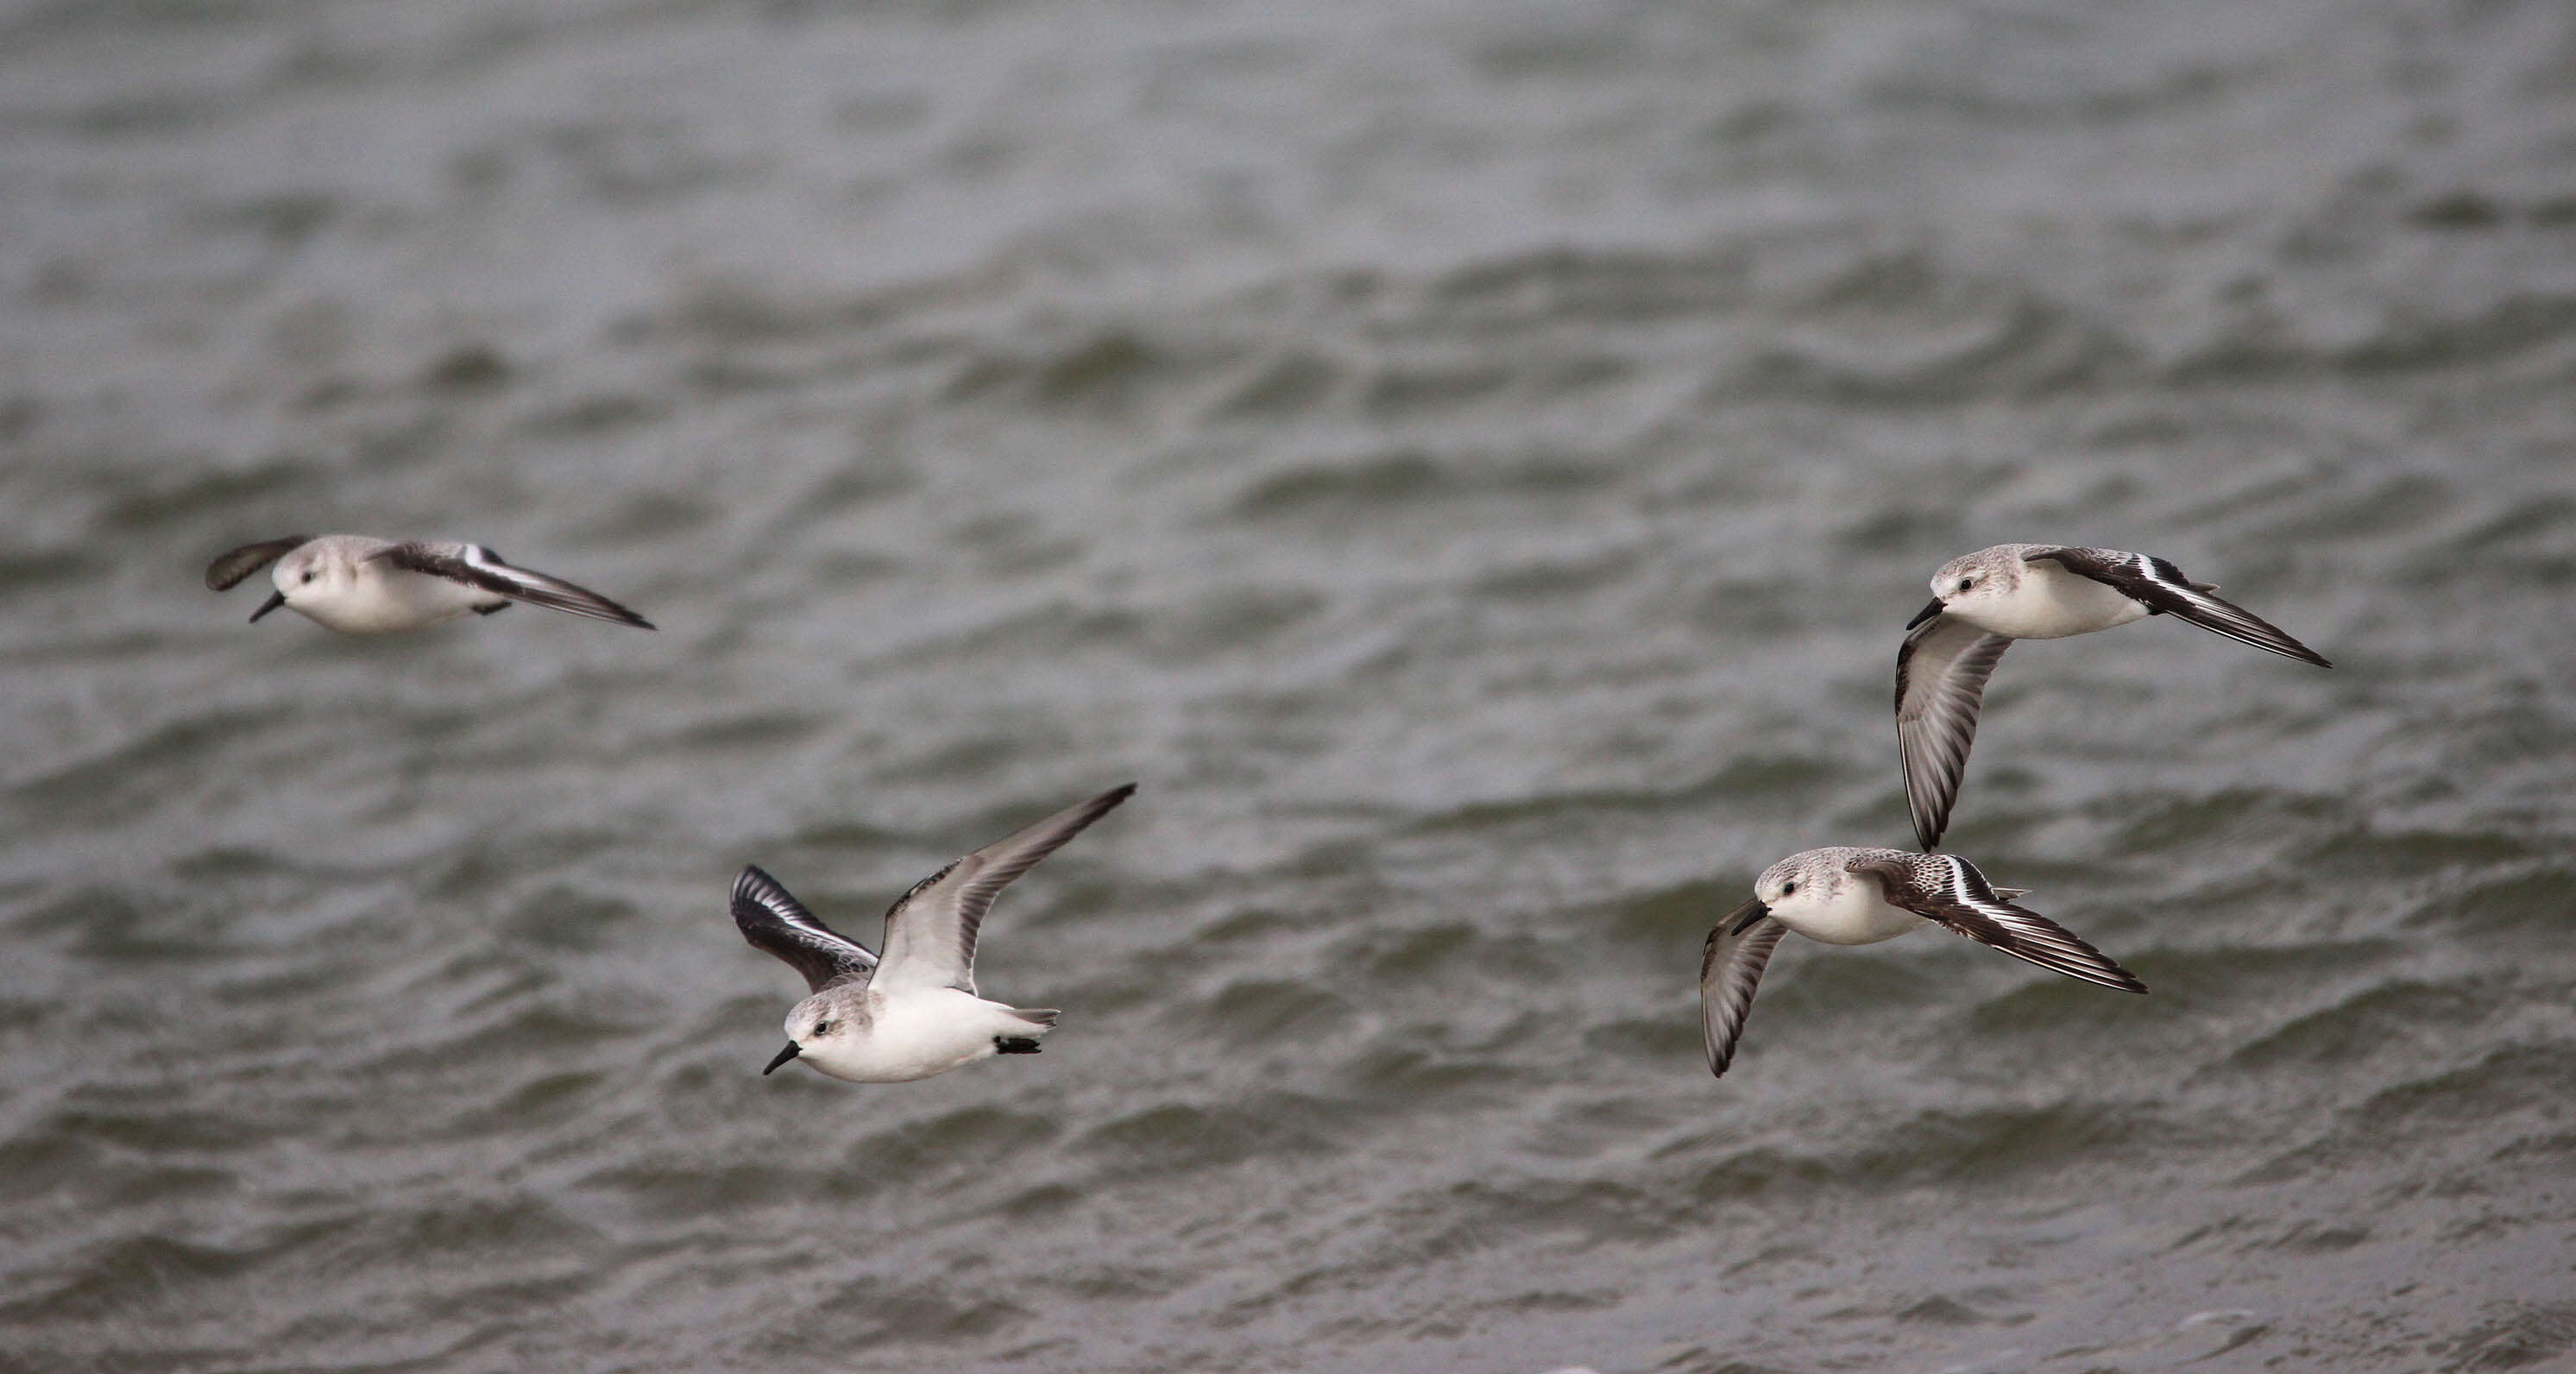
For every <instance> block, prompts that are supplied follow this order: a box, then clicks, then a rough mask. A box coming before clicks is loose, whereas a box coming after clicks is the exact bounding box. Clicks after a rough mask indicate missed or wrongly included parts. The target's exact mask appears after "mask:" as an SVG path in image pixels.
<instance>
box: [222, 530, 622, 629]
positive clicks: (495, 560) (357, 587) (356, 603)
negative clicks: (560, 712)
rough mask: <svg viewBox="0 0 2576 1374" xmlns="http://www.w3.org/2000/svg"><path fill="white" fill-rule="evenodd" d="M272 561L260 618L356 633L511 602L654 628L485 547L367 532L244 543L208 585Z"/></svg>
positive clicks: (486, 610)
mask: <svg viewBox="0 0 2576 1374" xmlns="http://www.w3.org/2000/svg"><path fill="white" fill-rule="evenodd" d="M272 560H274V561H275V562H276V564H277V570H276V571H275V572H274V573H271V574H270V580H271V581H272V582H275V583H276V584H277V591H276V592H275V593H274V594H273V595H271V596H270V597H269V598H268V600H266V601H263V602H261V603H260V607H259V609H258V610H256V611H253V612H251V613H250V618H251V619H252V620H257V619H259V618H260V617H261V616H264V615H266V614H268V613H269V612H270V611H273V610H276V609H277V608H278V607H280V606H284V607H286V608H288V609H289V610H292V611H295V612H296V613H298V614H300V615H302V616H304V617H305V618H306V619H309V620H312V621H314V622H315V623H317V624H321V625H327V626H329V627H331V628H332V629H334V630H346V631H348V632H350V633H352V634H382V633H385V632H387V631H391V630H418V629H422V628H424V627H427V626H431V625H437V624H442V623H444V622H446V621H450V620H454V619H456V618H457V617H458V616H461V615H463V614H465V613H466V612H467V611H472V612H475V613H476V614H478V615H490V614H492V613H493V612H494V611H500V610H506V609H508V608H509V605H510V603H511V602H513V601H525V602H528V603H530V604H532V605H538V606H551V607H553V608H554V609H556V610H558V611H570V612H572V613H573V614H574V615H586V616H589V617H590V618H591V619H593V620H613V621H616V622H617V623H618V624H620V625H632V626H634V627H635V628H637V629H639V630H649V629H652V628H653V622H651V621H649V620H646V619H645V618H644V617H642V616H640V615H637V614H636V613H634V612H633V611H630V610H628V609H626V608H625V607H623V606H620V605H618V604H617V603H616V602H614V601H611V600H609V599H608V598H607V597H604V596H601V595H600V594H599V593H597V592H594V591H591V590H590V589H588V588H586V587H576V586H574V585H573V584H571V583H569V582H566V581H564V580H563V579H561V578H557V577H548V576H546V575H545V574H544V573H541V572H532V571H530V570H528V569H526V568H519V567H513V566H511V565H510V564H508V563H505V562H503V561H502V560H501V555H499V554H497V553H494V552H492V551H491V550H490V549H487V548H485V547H483V546H482V545H480V544H453V543H429V542H425V541H421V540H411V541H406V542H403V543H395V542H394V541H392V540H389V539H371V538H369V537H367V536H366V535H363V534H326V535H322V536H320V537H318V538H317V537H315V536H313V535H309V534H291V535H288V536H287V537H286V538H284V539H266V540H262V541H260V542H259V543H256V544H244V545H242V546H241V547H240V548H238V549H235V550H233V551H232V552H230V553H227V554H225V555H224V556H223V557H221V558H218V559H216V560H215V561H214V562H212V563H210V564H208V565H207V566H206V586H207V588H208V589H210V590H213V591H218V592H220V591H226V590H229V589H230V588H231V587H232V586H233V585H234V584H235V583H237V582H240V581H241V580H242V579H243V578H245V577H248V576H250V575H251V574H252V573H255V572H258V571H259V570H260V569H261V568H264V567H266V566H268V564H269V563H270V562H271V561H272Z"/></svg>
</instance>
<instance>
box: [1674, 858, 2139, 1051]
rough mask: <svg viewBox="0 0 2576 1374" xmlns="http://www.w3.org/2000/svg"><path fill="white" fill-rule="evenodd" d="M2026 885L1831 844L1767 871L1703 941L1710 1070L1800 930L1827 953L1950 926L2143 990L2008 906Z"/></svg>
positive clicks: (2055, 967)
mask: <svg viewBox="0 0 2576 1374" xmlns="http://www.w3.org/2000/svg"><path fill="white" fill-rule="evenodd" d="M2027 891H2029V889H2027V888H2018V887H1996V886H1994V885H1992V884H1990V883H1988V882H1987V881H1986V875H1984V874H1983V873H1980V872H1978V871H1977V869H1976V866H1975V865H1974V864H1971V863H1969V862H1968V861H1967V860H1965V859H1962V858H1960V857H1959V856H1958V855H1956V854H1908V853H1906V852H1905V851H1903V850H1901V849H1855V848H1851V847H1849V846H1844V845H1833V846H1828V847H1826V848H1823V849H1810V850H1807V851H1805V852H1803V853H1799V854H1792V855H1790V856H1789V857H1788V858H1785V859H1782V860H1781V861H1780V862H1778V863H1776V864H1773V865H1771V866H1770V867H1769V868H1766V869H1764V870H1762V876H1761V877H1760V878H1757V879H1755V880H1754V883H1753V900H1751V901H1749V902H1746V903H1745V904H1744V905H1742V906H1739V907H1737V908H1736V909H1734V910H1733V911H1730V912H1728V913H1726V916H1725V919H1723V920H1721V921H1719V922H1718V923H1717V928H1716V929H1714V930H1711V931H1710V932H1709V933H1708V943H1707V944H1706V945H1704V946H1702V948H1701V951H1700V961H1699V1012H1700V1018H1699V1019H1700V1032H1701V1036H1702V1039H1703V1041H1704V1043H1705V1044H1706V1046H1707V1049H1708V1071H1709V1072H1710V1073H1712V1074H1717V1075H1721V1076H1722V1075H1724V1074H1725V1072H1726V1066H1727V1065H1728V1064H1730V1063H1732V1062H1733V1061H1734V1059H1735V1045H1736V1041H1737V1040H1738V1039H1740V1038H1741V1037H1742V1036H1743V1034H1744V1018H1745V1017H1746V1016H1747V1015H1749V1014H1750V1013H1751V1012H1752V1010H1753V989H1754V987H1755V986H1756V985H1757V984H1759V983H1760V982H1761V981H1762V968H1763V966H1764V965H1765V964H1768V963H1769V962H1770V961H1771V951H1772V949H1773V948H1774V947H1775V946H1777V945H1778V944H1779V943H1780V937H1781V936H1782V935H1785V934H1787V933H1788V932H1790V931H1793V930H1794V931H1796V932H1798V933H1799V934H1801V935H1804V936H1806V937H1807V938H1808V939H1810V940H1818V941H1822V942H1823V943H1825V944H1829V945H1870V944H1876V943H1878V942H1879V941H1881V940H1893V939H1895V938H1896V937H1897V936H1899V935H1905V934H1909V933H1911V932H1913V931H1916V930H1920V929H1922V928H1923V927H1925V926H1927V925H1937V926H1943V927H1946V928H1947V929H1949V930H1950V931H1951V932H1952V933H1954V934H1958V935H1965V936H1967V937H1968V938H1969V939H1971V940H1974V941H1976V942H1977V943H1979V944H1982V945H1989V946H1992V947H1993V948H1995V949H1999V950H2002V951H2003V952H2004V953H2006V954H2009V955H2011V956H2013V957H2014V958H2016V959H2026V960H2029V961H2030V962H2031V963H2034V964H2037V965H2039V966H2040V967H2041V968H2044V969H2048V970H2051V971H2053V972H2057V973H2063V974H2065V975H2066V976H2067V977H2069V978H2081V979H2083V980H2084V981H2085V982H2088V983H2099V984H2101V985H2102V986H2103V987H2106V988H2118V989H2119V990H2120V991H2122V992H2145V991H2146V990H2147V985H2146V984H2144V983H2141V982H2139V981H2138V980H2137V977H2136V975H2134V974H2132V973H2130V972H2129V971H2128V970H2127V969H2124V968H2122V967H2120V966H2119V965H2118V964H2115V963H2113V962H2111V961H2110V960H2109V959H2108V958H2105V957H2104V956H2103V954H2102V952H2101V951H2100V950H2097V949H2095V948H2093V947H2092V946H2091V945H2088V944H2086V943H2084V941H2083V940H2081V939H2079V938H2077V937H2076V936H2075V935H2074V934H2072V933H2070V932H2069V931H2068V930H2066V928H2065V927H2063V926H2060V925H2058V924H2057V923H2056V922H2055V921H2052V920H2050V919H2048V918H2047V917H2045V916H2042V915H2040V914H2039V913H2038V912H2035V911H2029V910H2025V909H2024V908H2022V907H2020V906H2017V905H2015V904H2014V902H2013V899H2014V898H2016V897H2019V896H2021V895H2023V894H2024V893H2026V892H2027Z"/></svg>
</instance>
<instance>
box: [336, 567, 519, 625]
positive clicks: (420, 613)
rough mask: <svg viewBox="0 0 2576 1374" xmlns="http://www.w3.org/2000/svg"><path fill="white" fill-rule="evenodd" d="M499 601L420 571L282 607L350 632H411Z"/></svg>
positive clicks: (361, 580) (367, 578) (380, 577)
mask: <svg viewBox="0 0 2576 1374" xmlns="http://www.w3.org/2000/svg"><path fill="white" fill-rule="evenodd" d="M500 599H501V598H499V597H496V596H494V595H492V594H491V593H490V592H485V591H478V590H476V589H474V588H472V587H467V586H463V585H460V584H458V583H454V582H450V581H448V580H447V579H446V578H443V577H428V576H424V575H422V574H420V573H410V572H391V573H376V572H372V571H371V572H370V573H368V574H365V575H361V576H360V577H358V578H357V580H355V581H354V582H351V583H349V584H348V585H346V586H345V587H342V588H340V589H339V590H338V591H336V592H335V593H334V594H333V595H330V596H325V597H314V596H307V597H304V598H302V599H300V600H292V601H289V602H287V604H288V605H289V606H291V607H293V608H294V609H295V610H297V611H300V612H302V613H303V614H304V615H305V616H306V617H308V618H310V619H312V620H314V621H317V622H319V623H321V624H324V625H328V626H330V627H331V628H332V629H335V630H342V631H346V632H348V633H351V634H382V633H385V632H387V631H391V630H417V629H421V628H423V627H425V626H430V625H437V624H442V623H444V622H446V621H450V620H454V619H455V618H457V617H458V616H461V615H463V614H465V613H466V612H467V611H470V610H472V609H474V608H475V606H477V605H481V604H488V603H490V602H493V601H497V600H500Z"/></svg>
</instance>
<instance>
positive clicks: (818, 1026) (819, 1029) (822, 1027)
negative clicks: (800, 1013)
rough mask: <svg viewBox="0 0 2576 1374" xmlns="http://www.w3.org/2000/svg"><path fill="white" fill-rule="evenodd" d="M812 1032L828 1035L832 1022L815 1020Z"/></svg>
mask: <svg viewBox="0 0 2576 1374" xmlns="http://www.w3.org/2000/svg"><path fill="white" fill-rule="evenodd" d="M814 1033H815V1034H816V1035H830V1034H831V1033H832V1023H831V1022H829V1021H817V1022H815V1023H814Z"/></svg>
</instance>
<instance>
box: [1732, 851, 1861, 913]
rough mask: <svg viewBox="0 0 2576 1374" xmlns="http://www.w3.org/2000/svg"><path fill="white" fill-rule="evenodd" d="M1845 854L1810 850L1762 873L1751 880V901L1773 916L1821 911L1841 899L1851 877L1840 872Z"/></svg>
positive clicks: (1782, 861)
mask: <svg viewBox="0 0 2576 1374" xmlns="http://www.w3.org/2000/svg"><path fill="white" fill-rule="evenodd" d="M1848 852H1849V851H1847V850H1841V849H1810V850H1807V851H1806V852H1804V853H1802V854H1792V855H1790V856H1789V857H1788V858H1785V859H1782V860H1781V861H1780V862H1778V863H1776V864H1773V865H1771V866H1770V867H1769V868H1766V869H1764V870H1762V876H1761V877H1759V878H1756V879H1754V880H1753V896H1754V900H1756V901H1759V902H1761V903H1762V904H1763V905H1764V906H1766V907H1768V908H1770V909H1771V910H1772V911H1774V912H1779V911H1784V910H1785V911H1789V912H1792V913H1794V912H1797V911H1800V910H1802V909H1805V908H1807V907H1822V906H1824V905H1825V904H1827V903H1829V902H1831V901H1833V900H1834V899H1835V898H1836V897H1839V896H1841V895H1842V891H1843V887H1844V885H1845V884H1846V883H1849V882H1850V881H1851V876H1852V875H1851V874H1849V873H1846V872H1844V871H1843V863H1844V859H1845V857H1846V855H1847V854H1848Z"/></svg>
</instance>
